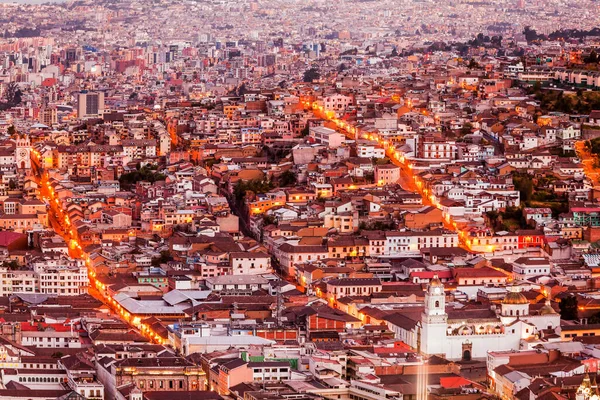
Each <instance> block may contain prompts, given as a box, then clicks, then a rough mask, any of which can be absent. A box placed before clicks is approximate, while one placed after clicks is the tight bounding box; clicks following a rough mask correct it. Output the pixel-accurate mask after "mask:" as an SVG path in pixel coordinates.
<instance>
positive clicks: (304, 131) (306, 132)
mask: <svg viewBox="0 0 600 400" xmlns="http://www.w3.org/2000/svg"><path fill="white" fill-rule="evenodd" d="M309 134H310V126H309V125H308V124H306V125H304V128H302V131H301V135H302V137H306V136H308V135H309Z"/></svg>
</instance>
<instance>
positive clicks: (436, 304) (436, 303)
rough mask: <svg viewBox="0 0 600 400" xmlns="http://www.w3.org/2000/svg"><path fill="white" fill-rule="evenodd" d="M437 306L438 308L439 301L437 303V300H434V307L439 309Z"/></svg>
mask: <svg viewBox="0 0 600 400" xmlns="http://www.w3.org/2000/svg"><path fill="white" fill-rule="evenodd" d="M439 306H440V301H439V300H436V301H435V307H436V308H437V307H439Z"/></svg>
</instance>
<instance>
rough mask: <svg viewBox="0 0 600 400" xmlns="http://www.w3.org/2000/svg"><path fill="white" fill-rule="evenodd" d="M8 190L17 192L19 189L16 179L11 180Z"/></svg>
mask: <svg viewBox="0 0 600 400" xmlns="http://www.w3.org/2000/svg"><path fill="white" fill-rule="evenodd" d="M8 188H9V189H10V190H15V189H16V188H17V182H16V181H15V180H14V179H12V178H11V179H10V180H9V181H8Z"/></svg>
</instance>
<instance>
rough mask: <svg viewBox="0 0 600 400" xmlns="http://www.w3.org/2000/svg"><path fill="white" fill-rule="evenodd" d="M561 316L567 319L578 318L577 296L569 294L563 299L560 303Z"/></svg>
mask: <svg viewBox="0 0 600 400" xmlns="http://www.w3.org/2000/svg"><path fill="white" fill-rule="evenodd" d="M559 307H560V318H561V319H565V320H570V321H572V320H576V319H578V318H579V316H578V314H577V297H576V296H574V295H569V296H568V297H565V298H564V299H562V300H561V301H560V303H559Z"/></svg>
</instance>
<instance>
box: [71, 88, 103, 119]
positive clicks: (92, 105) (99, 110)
mask: <svg viewBox="0 0 600 400" xmlns="http://www.w3.org/2000/svg"><path fill="white" fill-rule="evenodd" d="M103 113H104V92H88V91H82V92H80V93H79V94H78V95H77V117H79V118H93V117H98V116H100V115H102V114H103Z"/></svg>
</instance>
